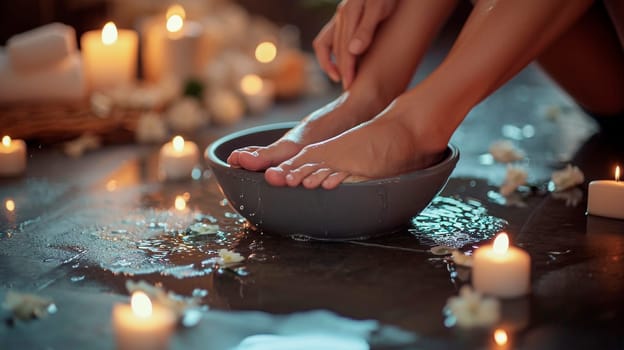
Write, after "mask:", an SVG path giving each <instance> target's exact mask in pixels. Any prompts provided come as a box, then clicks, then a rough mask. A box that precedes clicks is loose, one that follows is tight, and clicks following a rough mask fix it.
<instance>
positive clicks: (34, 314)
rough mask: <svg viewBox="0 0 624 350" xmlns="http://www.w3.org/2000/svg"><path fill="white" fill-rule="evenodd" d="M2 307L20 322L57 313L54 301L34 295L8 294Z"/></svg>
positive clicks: (11, 292)
mask: <svg viewBox="0 0 624 350" xmlns="http://www.w3.org/2000/svg"><path fill="white" fill-rule="evenodd" d="M2 307H3V308H4V309H6V310H8V311H10V312H11V313H12V314H13V317H15V318H17V319H19V320H23V321H26V320H31V319H35V318H43V317H46V316H47V315H49V314H53V313H55V312H56V305H55V304H54V302H53V301H52V299H48V298H43V297H40V296H38V295H34V294H22V293H17V292H13V291H10V292H8V293H7V294H6V296H5V298H4V302H3V303H2Z"/></svg>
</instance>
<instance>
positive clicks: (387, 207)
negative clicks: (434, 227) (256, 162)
mask: <svg viewBox="0 0 624 350" xmlns="http://www.w3.org/2000/svg"><path fill="white" fill-rule="evenodd" d="M294 125H295V124H293V123H279V124H271V125H266V126H261V127H256V128H251V129H247V130H243V131H239V132H236V133H233V134H230V135H228V136H225V137H223V138H220V139H218V140H217V141H215V142H213V143H212V144H211V145H210V146H208V148H207V149H206V152H205V157H206V159H207V160H208V162H209V164H210V167H211V168H212V170H213V172H214V174H215V176H216V178H217V180H218V182H219V184H220V186H221V190H222V191H223V194H224V195H225V197H226V198H227V199H228V201H229V202H230V204H231V205H232V207H233V208H234V209H235V210H236V211H238V212H239V213H240V214H241V215H242V216H244V217H245V218H246V219H247V220H249V221H250V222H251V223H252V224H253V225H255V226H256V227H257V228H258V229H260V230H262V231H263V232H266V233H274V234H280V235H285V236H299V237H303V236H305V237H309V238H313V239H322V240H349V239H365V238H369V237H372V236H378V235H382V234H385V233H390V232H394V231H397V230H400V229H401V228H403V227H405V226H406V225H408V224H409V222H410V218H412V217H414V216H415V215H417V214H418V213H419V212H420V211H421V210H422V209H424V208H425V207H426V206H427V205H428V204H429V202H430V201H431V199H433V197H434V196H435V195H436V194H438V193H439V192H440V191H441V190H442V188H443V187H444V185H445V184H446V181H447V179H448V177H449V175H450V174H451V172H452V171H453V169H454V168H455V164H456V163H457V160H458V159H459V151H458V150H457V148H456V147H455V146H453V145H449V147H448V148H447V150H446V154H445V157H444V160H442V161H441V162H440V163H438V164H436V165H433V166H431V167H429V168H427V169H423V170H418V171H414V172H411V173H407V174H403V175H400V176H396V177H391V178H386V179H379V180H371V181H366V182H360V183H348V184H341V185H340V186H338V188H336V189H333V190H324V189H315V190H308V189H305V188H303V187H296V188H290V187H273V186H270V185H269V184H267V183H266V181H265V180H264V173H263V172H253V171H248V170H243V169H240V168H234V167H231V166H230V165H228V164H227V163H226V159H227V157H228V156H229V154H230V152H232V151H233V150H235V149H237V148H240V147H245V146H250V145H259V146H262V145H267V144H269V143H271V142H273V141H275V140H277V139H278V138H279V137H280V136H282V135H283V134H284V133H285V132H286V131H287V130H288V129H290V128H292V127H293V126H294Z"/></svg>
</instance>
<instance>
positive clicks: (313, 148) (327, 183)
mask: <svg viewBox="0 0 624 350" xmlns="http://www.w3.org/2000/svg"><path fill="white" fill-rule="evenodd" d="M397 109H398V110H401V109H403V111H404V112H398V111H397ZM409 118H411V119H414V118H416V116H410V115H409V111H408V110H405V109H404V108H399V107H396V106H391V107H389V108H388V109H387V110H386V111H384V112H383V113H382V114H380V115H379V116H378V117H376V118H374V119H372V120H370V121H369V122H366V123H363V124H361V125H359V126H356V127H354V128H352V129H350V130H348V131H345V132H344V133H342V134H340V135H338V136H335V137H333V138H331V139H328V140H325V141H322V142H318V143H315V144H311V145H308V146H306V147H304V148H303V149H302V150H301V151H300V152H299V153H298V154H297V155H295V156H294V157H293V158H291V159H289V160H287V161H285V162H282V163H281V164H280V165H279V166H277V167H272V168H269V169H267V170H266V172H265V179H266V180H267V182H268V183H270V184H271V185H274V186H291V187H296V186H299V185H303V186H304V187H306V188H309V189H312V188H317V187H319V186H321V187H323V188H325V189H333V188H335V187H337V186H338V185H340V184H341V183H342V182H348V181H350V180H360V181H361V180H365V179H374V178H384V177H388V176H394V175H398V174H401V173H404V172H407V171H411V170H415V169H422V168H425V167H427V166H430V165H431V164H434V163H436V162H438V161H439V160H440V157H441V155H442V151H444V149H445V148H446V145H447V142H448V138H450V135H448V137H446V136H440V137H438V136H435V135H434V134H435V129H432V128H428V127H425V126H424V125H420V126H418V127H415V126H416V125H419V124H417V123H413V120H409ZM406 119H407V120H406ZM423 119H425V118H423ZM422 124H426V122H423V123H422Z"/></svg>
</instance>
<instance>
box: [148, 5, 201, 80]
mask: <svg viewBox="0 0 624 350" xmlns="http://www.w3.org/2000/svg"><path fill="white" fill-rule="evenodd" d="M143 32H144V33H145V35H144V46H143V51H142V60H143V74H144V76H145V79H146V80H148V81H151V82H158V81H160V80H161V79H162V78H165V77H167V78H171V77H173V78H176V79H178V80H180V81H183V80H185V79H188V78H190V77H194V76H197V75H198V74H199V73H200V72H201V70H202V69H203V64H204V63H205V59H206V57H207V54H206V49H207V48H206V45H207V44H208V43H207V42H206V41H205V40H204V29H203V27H202V25H201V24H199V23H198V22H195V21H190V20H187V19H186V13H185V11H184V8H183V7H181V6H180V5H172V6H170V7H169V9H168V10H167V14H166V17H164V20H163V19H161V18H158V17H153V18H150V19H148V20H146V23H145V25H144V29H143Z"/></svg>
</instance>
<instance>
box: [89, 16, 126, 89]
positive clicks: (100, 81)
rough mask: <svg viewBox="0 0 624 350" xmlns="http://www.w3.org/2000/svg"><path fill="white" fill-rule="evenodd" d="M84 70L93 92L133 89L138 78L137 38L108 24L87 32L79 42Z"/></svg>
mask: <svg viewBox="0 0 624 350" xmlns="http://www.w3.org/2000/svg"><path fill="white" fill-rule="evenodd" d="M80 45H81V48H82V55H83V59H84V67H85V72H86V76H87V81H88V82H89V86H90V88H91V89H93V90H101V89H107V88H111V87H115V86H119V85H130V84H132V83H133V82H134V80H135V78H136V66H137V48H138V36H137V33H136V32H135V31H133V30H127V29H120V30H118V29H117V27H116V26H115V24H114V23H113V22H108V23H106V25H104V28H102V30H92V31H89V32H86V33H84V34H83V35H82V37H81V38H80Z"/></svg>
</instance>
